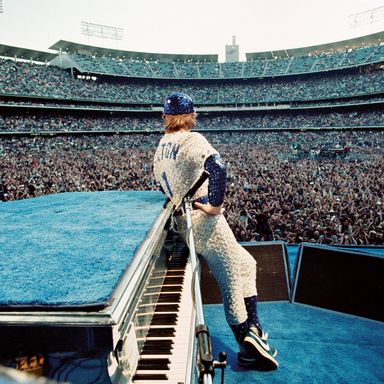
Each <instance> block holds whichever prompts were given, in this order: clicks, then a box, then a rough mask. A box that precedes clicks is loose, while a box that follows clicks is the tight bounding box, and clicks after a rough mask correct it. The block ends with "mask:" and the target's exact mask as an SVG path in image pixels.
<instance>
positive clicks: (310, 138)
mask: <svg viewBox="0 0 384 384" xmlns="http://www.w3.org/2000/svg"><path fill="white" fill-rule="evenodd" d="M206 136H207V137H208V139H209V140H210V141H211V142H212V143H213V144H214V146H215V147H216V148H217V149H218V150H219V151H220V153H221V155H222V157H223V158H224V160H225V161H226V163H227V169H228V187H227V192H226V203H225V208H226V210H225V215H226V216H227V219H228V221H229V223H230V225H231V227H232V229H233V231H234V233H235V235H236V237H237V239H238V240H240V241H250V240H271V239H275V240H278V239H281V240H284V241H287V242H290V243H299V242H302V241H309V242H316V243H333V244H335V243H339V244H383V238H384V216H383V215H384V211H383V202H384V196H383V194H384V192H383V191H384V179H383V177H382V176H383V174H384V160H383V159H384V156H383V154H384V151H383V148H384V132H383V131H375V132H373V131H349V132H335V131H329V132H328V131H327V132H320V133H311V132H300V133H293V132H279V133H274V132H259V133H254V132H253V133H251V132H249V133H248V132H247V133H239V132H232V133H207V134H206ZM159 139H160V135H159V134H155V133H153V134H148V135H137V134H132V135H109V136H106V135H105V136H104V135H97V136H83V135H80V136H71V135H69V136H57V137H34V138H2V139H0V160H1V164H2V166H1V168H0V201H4V202H6V201H11V200H17V199H25V198H30V197H36V196H41V195H46V194H53V193H62V192H69V191H102V190H132V189H134V190H154V189H157V188H158V187H157V185H156V183H155V181H154V179H153V174H152V158H153V154H154V149H155V148H156V144H157V142H158V140H159ZM298 146H300V147H301V148H303V149H308V150H309V149H314V148H321V147H324V146H326V147H334V146H339V147H346V146H347V147H349V148H351V154H354V155H355V156H354V157H352V156H351V157H350V158H346V159H345V160H331V159H330V160H321V161H319V160H308V159H302V160H297V161H289V160H287V159H288V157H289V154H290V153H291V152H292V148H293V147H296V148H297V147H298ZM284 155H286V157H284Z"/></svg>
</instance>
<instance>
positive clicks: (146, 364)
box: [133, 243, 195, 384]
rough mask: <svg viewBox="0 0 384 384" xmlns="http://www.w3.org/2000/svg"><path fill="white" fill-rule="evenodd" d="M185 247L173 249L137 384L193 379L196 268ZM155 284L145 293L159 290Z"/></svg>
mask: <svg viewBox="0 0 384 384" xmlns="http://www.w3.org/2000/svg"><path fill="white" fill-rule="evenodd" d="M184 247H185V246H184V244H181V243H179V244H177V243H176V244H175V247H174V249H173V252H172V257H171V260H170V261H169V264H168V269H167V271H166V274H165V277H164V281H163V283H162V286H161V290H160V294H159V297H158V300H157V304H156V307H155V310H154V313H153V317H152V321H151V324H150V326H149V330H148V334H147V336H146V339H145V342H144V345H143V347H142V350H141V352H140V357H139V362H138V366H137V370H136V374H135V375H134V377H133V383H135V384H147V383H148V384H150V383H155V382H159V383H172V384H186V383H189V382H191V380H192V374H193V362H192V359H193V355H194V353H193V351H194V349H193V348H194V339H195V336H194V332H195V308H194V305H193V302H192V266H191V263H190V260H189V258H188V253H187V252H185V248H184ZM175 248H176V249H175ZM183 249H184V251H183ZM152 284H153V282H151V286H150V287H149V288H147V290H146V293H145V294H149V295H150V294H151V289H153V290H154V291H156V286H152ZM155 284H156V283H155ZM157 289H160V288H159V287H157ZM144 312H145V311H144Z"/></svg>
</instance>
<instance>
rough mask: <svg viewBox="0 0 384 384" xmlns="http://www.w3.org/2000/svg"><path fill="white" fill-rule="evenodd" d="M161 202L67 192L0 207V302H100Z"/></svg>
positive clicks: (154, 196)
mask: <svg viewBox="0 0 384 384" xmlns="http://www.w3.org/2000/svg"><path fill="white" fill-rule="evenodd" d="M164 202H165V199H164V195H163V194H162V193H160V192H150V191H146V192H141V191H140V192H139V191H130V192H93V193H92V192H84V193H64V194H59V195H51V196H44V197H39V198H34V199H27V200H21V201H15V202H10V203H3V204H1V205H0V213H1V214H0V227H1V236H0V281H1V289H0V306H11V305H15V306H35V305H48V306H78V305H100V304H105V302H106V301H107V300H108V298H109V297H110V296H111V294H112V292H113V290H114V288H115V286H116V285H117V283H118V281H119V278H120V277H121V275H122V274H123V272H124V271H125V269H126V268H127V266H128V265H129V263H130V260H131V259H132V257H133V255H134V253H135V251H136V249H137V248H138V246H139V245H140V243H141V242H142V240H143V239H144V238H145V236H146V234H147V232H148V231H149V229H150V228H151V226H152V224H153V222H154V221H155V220H156V218H157V217H158V216H159V213H160V212H161V210H162V208H163V204H164Z"/></svg>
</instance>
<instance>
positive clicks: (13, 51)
mask: <svg viewBox="0 0 384 384" xmlns="http://www.w3.org/2000/svg"><path fill="white" fill-rule="evenodd" d="M0 56H3V57H13V58H16V59H23V60H32V61H39V62H43V63H44V62H49V61H51V60H52V59H54V58H55V57H56V56H57V54H56V53H50V52H42V51H35V50H33V49H27V48H19V47H12V46H10V45H0Z"/></svg>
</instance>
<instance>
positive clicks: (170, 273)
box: [166, 271, 185, 277]
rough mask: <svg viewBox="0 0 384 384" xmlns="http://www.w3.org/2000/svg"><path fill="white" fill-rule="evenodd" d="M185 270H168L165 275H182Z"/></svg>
mask: <svg viewBox="0 0 384 384" xmlns="http://www.w3.org/2000/svg"><path fill="white" fill-rule="evenodd" d="M184 275H185V271H168V272H167V274H166V276H182V277H183V276H184Z"/></svg>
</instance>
